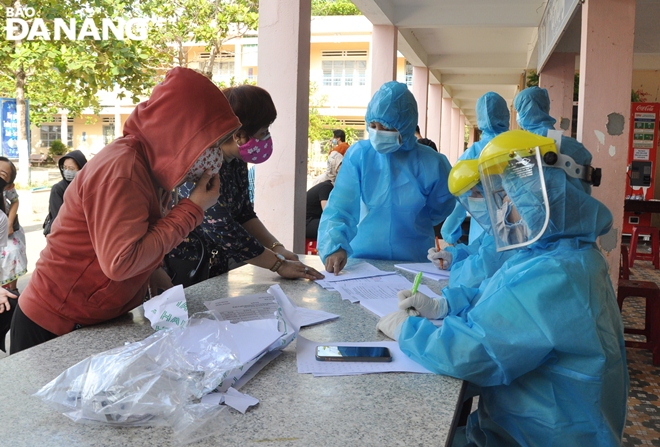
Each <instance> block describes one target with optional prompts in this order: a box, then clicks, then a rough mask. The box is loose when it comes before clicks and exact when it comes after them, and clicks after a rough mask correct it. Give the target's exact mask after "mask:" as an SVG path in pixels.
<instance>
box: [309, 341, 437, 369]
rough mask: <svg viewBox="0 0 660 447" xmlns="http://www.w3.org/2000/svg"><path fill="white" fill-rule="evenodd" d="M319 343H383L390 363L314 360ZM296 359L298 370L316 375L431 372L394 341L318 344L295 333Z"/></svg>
mask: <svg viewBox="0 0 660 447" xmlns="http://www.w3.org/2000/svg"><path fill="white" fill-rule="evenodd" d="M319 345H340V346H384V347H387V348H389V350H390V353H391V354H392V361H391V362H320V361H318V360H316V347H317V346H319ZM296 359H297V362H298V373H300V374H314V376H315V377H319V376H352V375H357V374H374V373H386V372H412V373H423V374H432V373H431V371H429V370H428V369H426V368H424V367H423V366H422V365H420V364H419V363H416V362H415V361H414V360H412V359H411V358H410V357H408V356H407V355H405V354H404V353H403V352H401V349H400V348H399V343H398V342H396V341H371V342H336V343H334V342H333V343H318V342H315V341H311V340H307V339H306V338H303V337H300V336H298V339H297V341H296Z"/></svg>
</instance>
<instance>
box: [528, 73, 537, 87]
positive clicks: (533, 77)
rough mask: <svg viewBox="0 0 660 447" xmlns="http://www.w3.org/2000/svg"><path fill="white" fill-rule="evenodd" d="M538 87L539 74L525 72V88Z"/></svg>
mask: <svg viewBox="0 0 660 447" xmlns="http://www.w3.org/2000/svg"><path fill="white" fill-rule="evenodd" d="M538 86H539V74H538V73H537V72H536V70H529V71H528V72H527V81H526V83H525V88H529V87H538Z"/></svg>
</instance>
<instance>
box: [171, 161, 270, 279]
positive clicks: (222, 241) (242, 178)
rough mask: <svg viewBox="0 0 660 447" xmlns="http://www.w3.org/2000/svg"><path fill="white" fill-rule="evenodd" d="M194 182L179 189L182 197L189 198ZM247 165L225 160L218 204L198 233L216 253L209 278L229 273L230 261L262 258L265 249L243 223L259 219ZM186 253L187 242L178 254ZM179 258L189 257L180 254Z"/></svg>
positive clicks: (221, 174)
mask: <svg viewBox="0 0 660 447" xmlns="http://www.w3.org/2000/svg"><path fill="white" fill-rule="evenodd" d="M193 187H194V184H193V183H185V184H184V185H183V186H182V187H181V188H179V194H180V196H181V197H188V196H190V192H191V191H192V189H193ZM248 187H249V185H248V168H247V163H245V162H244V161H242V160H239V159H237V158H235V159H234V160H232V161H229V162H228V161H225V162H224V163H223V164H222V167H221V168H220V197H219V198H218V203H216V204H215V205H213V206H212V207H211V208H209V209H208V210H206V212H205V213H204V221H203V222H202V224H201V225H200V226H199V227H197V228H196V229H195V230H196V231H197V232H199V233H201V234H203V235H204V239H205V240H206V242H207V247H208V248H209V250H211V251H212V250H214V249H215V250H217V251H218V253H217V254H216V255H215V258H214V259H213V263H212V266H211V273H210V276H212V277H213V276H217V275H220V274H222V273H225V272H227V271H228V269H229V268H228V264H229V260H230V259H233V260H234V261H235V262H243V261H247V260H249V259H252V258H254V257H257V256H259V255H260V254H262V253H263V252H264V250H265V248H264V246H263V245H261V244H260V243H259V241H258V240H257V239H256V238H255V237H254V236H252V235H251V234H250V233H248V232H247V231H246V230H245V228H243V224H244V223H245V222H247V221H249V220H251V219H254V218H256V217H257V215H256V214H255V212H254V207H253V206H252V202H250V194H249V188H248ZM177 250H178V251H180V252H181V251H183V252H185V243H184V244H182V245H180V246H179V247H177V249H175V251H177ZM177 256H184V257H185V256H186V255H185V254H183V253H179V254H178V255H177Z"/></svg>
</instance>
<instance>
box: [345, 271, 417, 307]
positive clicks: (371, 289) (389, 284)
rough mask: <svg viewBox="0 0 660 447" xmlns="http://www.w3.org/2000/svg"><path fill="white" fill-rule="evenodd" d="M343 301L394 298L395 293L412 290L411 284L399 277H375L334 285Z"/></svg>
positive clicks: (352, 301) (354, 301)
mask: <svg viewBox="0 0 660 447" xmlns="http://www.w3.org/2000/svg"><path fill="white" fill-rule="evenodd" d="M334 286H335V289H336V290H337V291H338V292H339V293H341V297H342V299H344V300H348V301H350V302H351V303H357V302H358V301H362V300H372V299H374V300H375V299H383V298H396V294H397V292H399V291H400V290H406V289H411V288H412V283H411V282H410V281H408V280H407V279H406V278H404V277H403V276H401V275H388V276H375V277H372V278H363V279H350V280H348V281H338V282H335V283H334Z"/></svg>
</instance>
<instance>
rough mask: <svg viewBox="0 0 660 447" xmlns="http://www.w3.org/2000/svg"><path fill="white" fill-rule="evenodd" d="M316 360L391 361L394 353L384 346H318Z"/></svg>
mask: <svg viewBox="0 0 660 447" xmlns="http://www.w3.org/2000/svg"><path fill="white" fill-rule="evenodd" d="M316 360H319V361H321V362H391V361H392V354H390V350H389V349H388V348H385V347H382V346H336V345H335V346H322V345H319V346H317V347H316Z"/></svg>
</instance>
